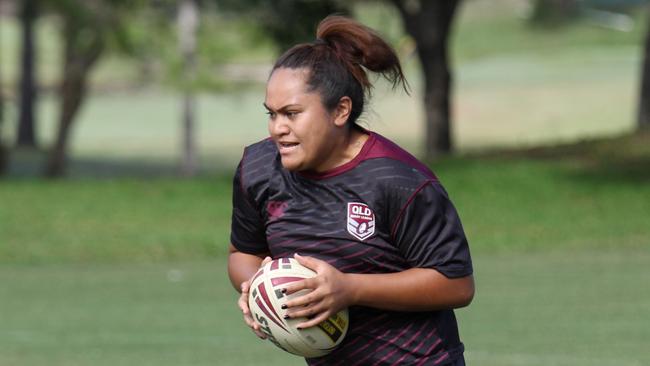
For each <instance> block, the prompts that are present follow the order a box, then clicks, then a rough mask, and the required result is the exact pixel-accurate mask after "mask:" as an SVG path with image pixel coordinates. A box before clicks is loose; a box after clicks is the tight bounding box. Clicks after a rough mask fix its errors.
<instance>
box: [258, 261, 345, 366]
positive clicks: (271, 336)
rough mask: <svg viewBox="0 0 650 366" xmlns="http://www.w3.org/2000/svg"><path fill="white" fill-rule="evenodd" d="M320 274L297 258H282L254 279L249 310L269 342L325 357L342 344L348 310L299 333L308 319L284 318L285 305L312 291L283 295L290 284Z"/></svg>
mask: <svg viewBox="0 0 650 366" xmlns="http://www.w3.org/2000/svg"><path fill="white" fill-rule="evenodd" d="M315 275H316V272H314V271H312V270H311V269H309V268H307V267H305V266H303V265H301V264H300V263H298V261H296V260H295V259H293V258H280V259H276V260H273V261H271V262H269V263H267V264H266V265H264V266H263V267H261V268H260V269H259V270H258V271H257V273H256V274H255V276H253V279H252V280H251V286H250V290H249V297H248V307H249V309H250V311H251V313H252V315H253V318H254V319H255V320H256V321H257V322H258V323H259V324H260V325H261V327H262V331H263V332H264V334H266V336H267V339H268V340H270V341H271V342H273V344H275V345H276V346H278V347H279V348H281V349H283V350H285V351H287V352H289V353H293V354H295V355H298V356H302V357H307V358H311V357H320V356H324V355H326V354H328V353H330V352H331V351H333V350H334V348H336V346H337V345H339V344H340V343H341V341H342V340H343V338H344V337H345V334H346V333H347V330H348V325H349V318H348V310H347V309H344V310H341V311H339V312H338V313H337V314H335V315H334V316H331V317H330V318H329V319H327V320H325V321H324V322H322V323H320V324H318V325H317V326H314V327H309V328H305V329H300V330H298V329H297V328H296V326H297V325H298V324H300V323H302V322H304V321H305V320H306V318H295V319H284V316H285V314H286V310H284V309H282V305H283V304H284V303H286V302H287V301H288V300H290V299H293V298H296V297H299V296H301V295H304V294H306V293H309V291H310V290H301V291H298V292H296V293H293V294H291V295H287V294H285V293H283V292H282V289H283V288H284V287H285V286H286V285H287V284H289V283H291V282H295V281H300V280H303V279H305V278H310V277H313V276H315Z"/></svg>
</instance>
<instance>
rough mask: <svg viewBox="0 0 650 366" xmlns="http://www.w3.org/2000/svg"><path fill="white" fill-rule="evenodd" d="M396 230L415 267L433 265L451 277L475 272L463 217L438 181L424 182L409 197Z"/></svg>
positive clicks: (410, 262) (405, 254) (402, 246)
mask: <svg viewBox="0 0 650 366" xmlns="http://www.w3.org/2000/svg"><path fill="white" fill-rule="evenodd" d="M392 232H393V238H394V240H395V243H396V245H397V247H398V248H399V250H400V252H401V253H402V255H404V257H405V258H406V260H407V261H408V262H409V264H410V265H412V266H413V267H419V268H433V269H435V270H437V271H438V272H440V273H442V274H443V275H445V276H446V277H448V278H458V277H464V276H467V275H470V274H472V272H473V269H472V260H471V257H470V252H469V246H468V244H467V239H466V237H465V233H464V231H463V227H462V224H461V222H460V218H459V217H458V214H457V212H456V209H455V208H454V206H453V204H452V203H451V201H450V200H449V198H448V196H447V193H446V192H445V191H444V189H443V188H442V186H441V185H440V184H439V183H438V182H435V181H429V182H426V183H424V184H423V185H422V186H420V188H419V189H418V190H417V191H416V192H415V193H414V194H413V195H412V196H411V197H410V198H409V199H408V200H407V202H406V204H405V206H404V207H403V208H402V210H401V212H400V214H399V215H398V217H397V219H396V222H395V223H394V224H393V230H392Z"/></svg>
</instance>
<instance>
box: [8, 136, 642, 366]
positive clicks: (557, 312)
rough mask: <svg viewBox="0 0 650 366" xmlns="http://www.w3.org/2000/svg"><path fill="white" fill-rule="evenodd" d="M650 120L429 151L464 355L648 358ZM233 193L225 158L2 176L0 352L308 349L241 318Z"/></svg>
mask: <svg viewBox="0 0 650 366" xmlns="http://www.w3.org/2000/svg"><path fill="white" fill-rule="evenodd" d="M649 137H650V136H648V135H638V136H630V137H625V138H619V139H608V140H601V141H593V142H589V143H583V144H580V145H567V146H559V147H555V148H552V149H551V148H548V149H532V150H524V151H518V152H514V151H506V152H502V153H492V154H483V155H481V156H469V157H462V158H450V159H446V160H441V161H438V162H435V163H433V164H432V166H433V168H434V170H435V171H436V173H437V174H438V176H439V177H440V179H441V180H442V181H443V182H444V184H445V186H446V188H447V190H448V191H449V192H450V195H451V197H452V199H453V201H454V202H455V204H456V206H457V207H458V210H459V212H460V214H461V217H462V219H463V223H464V225H465V228H466V231H467V234H468V236H469V238H470V243H471V248H472V251H473V258H474V262H475V268H476V273H475V275H476V281H477V296H476V298H475V301H474V302H473V304H472V305H471V306H470V307H469V308H466V309H462V310H460V311H458V315H459V322H460V328H461V334H462V336H463V340H464V342H465V343H466V345H467V359H468V361H469V362H470V363H471V364H476V365H488V366H490V365H494V366H503V365H513V366H515V365H548V364H552V365H567V366H569V365H571V366H574V365H585V366H586V365H590V366H593V365H596V366H597V365H602V366H607V365H611V364H613V363H616V364H620V365H629V366H635V365H638V366H641V365H646V364H648V362H650V358H648V353H647V352H645V347H646V346H647V344H646V343H647V342H646V340H647V339H648V337H649V336H650V333H649V332H650V328H648V327H647V324H648V323H649V322H650V314H649V313H648V312H647V311H646V310H647V309H648V307H649V306H650V293H648V291H645V290H644V289H646V288H647V283H646V282H647V278H648V276H650V266H648V263H650V226H648V225H647V218H648V217H650V204H649V201H648V199H647V198H648V197H650V184H648V182H650V176H649V175H648V171H647V169H645V167H647V162H648V157H650V151H648V148H649V147H650V144H648V138H649ZM558 156H561V157H562V158H563V159H561V160H558V159H557V157H558ZM229 200H230V178H229V177H228V176H215V177H209V176H206V177H201V178H197V179H192V180H182V179H176V178H164V177H163V178H160V177H159V178H156V177H150V178H148V179H143V180H135V179H132V178H115V179H102V180H94V179H73V180H61V181H33V180H25V179H22V178H13V179H10V180H6V181H3V182H2V184H0V202H2V210H0V258H2V261H1V264H0V279H2V286H0V299H2V301H0V324H2V327H0V344H2V348H0V364H8V365H17V366H28V365H44V364H47V365H119V364H124V365H130V364H140V365H182V364H187V365H202V364H206V365H207V364H212V365H214V364H219V365H232V364H238V365H256V364H259V363H260V362H261V361H260V360H264V363H266V364H271V365H287V364H296V365H298V364H302V361H301V360H300V359H296V358H294V357H292V356H288V355H285V354H284V353H282V352H280V351H277V350H276V349H274V348H273V346H272V345H271V344H269V343H265V342H262V341H259V340H257V339H256V338H255V337H254V336H253V335H252V334H251V333H249V332H248V330H247V329H246V327H245V326H244V325H243V323H242V322H241V320H240V315H239V314H238V311H237V308H236V306H235V300H236V294H235V291H234V290H233V289H232V288H231V286H230V284H229V282H228V280H227V276H226V270H225V255H224V254H225V251H226V245H227V237H228V224H229V208H228V207H229Z"/></svg>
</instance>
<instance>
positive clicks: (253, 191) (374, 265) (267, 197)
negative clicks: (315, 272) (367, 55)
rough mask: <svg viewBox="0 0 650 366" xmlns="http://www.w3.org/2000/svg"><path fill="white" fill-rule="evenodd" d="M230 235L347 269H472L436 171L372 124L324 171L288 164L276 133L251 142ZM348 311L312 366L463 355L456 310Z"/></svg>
mask: <svg viewBox="0 0 650 366" xmlns="http://www.w3.org/2000/svg"><path fill="white" fill-rule="evenodd" d="M366 208H367V210H366ZM369 230H372V233H371V235H368V234H369V233H370V232H371V231H369ZM231 241H232V244H233V245H234V246H235V247H236V248H237V249H238V250H240V251H242V252H246V253H255V254H257V253H263V252H270V253H271V255H272V257H273V258H282V257H289V256H293V254H294V253H300V254H301V255H307V256H313V257H316V258H319V259H321V260H324V261H326V262H328V263H330V264H331V265H333V266H334V267H336V268H337V269H339V270H340V271H342V272H348V273H350V272H353V273H392V272H399V271H403V270H406V269H409V268H413V267H423V268H435V269H436V270H438V271H439V272H441V273H443V274H444V275H446V276H448V277H462V276H467V275H469V274H471V273H472V265H471V258H470V254H469V249H468V245H467V241H466V239H465V235H464V233H463V229H462V225H461V224H460V220H459V219H458V216H457V214H456V210H455V209H454V207H453V205H452V204H451V202H450V201H449V199H448V197H447V194H446V192H445V191H444V189H443V188H442V186H441V185H440V183H439V182H438V180H437V179H436V177H435V175H434V174H433V173H432V172H431V171H429V169H428V168H426V167H425V166H424V165H422V164H421V163H419V162H418V161H417V160H416V159H415V158H413V157H412V156H411V155H410V154H408V153H406V152H405V151H404V150H402V149H400V148H399V147H397V145H395V144H393V143H392V142H390V141H388V140H387V139H385V138H383V137H381V136H380V135H378V134H375V133H372V132H370V137H369V138H368V140H367V141H366V143H365V144H364V147H363V148H362V150H361V152H360V153H359V154H358V156H357V157H355V159H354V160H353V161H351V162H350V163H347V164H345V165H344V166H342V167H339V168H336V169H334V170H332V171H329V172H325V173H322V174H313V173H311V174H310V173H294V172H289V171H287V170H285V169H283V168H282V165H281V162H280V157H279V154H278V151H277V148H276V146H275V144H274V143H273V142H272V141H271V140H270V139H267V140H264V141H261V142H259V143H257V144H254V145H251V146H249V147H248V148H246V150H245V153H244V157H243V158H242V161H241V162H240V165H239V167H238V169H237V173H236V175H235V179H234V190H233V223H232V231H231ZM349 310H350V329H349V333H348V335H347V336H346V338H345V340H344V341H343V343H342V344H341V345H340V346H339V348H337V349H336V350H335V351H334V352H333V353H331V354H329V355H327V356H325V357H322V358H317V359H308V363H309V364H310V365H337V364H339V365H355V364H358V365H403V364H409V365H411V364H413V365H417V364H422V365H437V364H445V363H451V362H454V361H456V360H458V359H459V358H462V353H463V345H462V343H461V342H460V340H459V336H458V330H457V324H456V319H455V316H454V312H453V311H451V310H444V311H436V312H390V311H383V310H378V309H372V308H367V307H356V306H355V307H351V308H350V309H349Z"/></svg>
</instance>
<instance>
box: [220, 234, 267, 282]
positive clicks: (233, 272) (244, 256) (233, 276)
mask: <svg viewBox="0 0 650 366" xmlns="http://www.w3.org/2000/svg"><path fill="white" fill-rule="evenodd" d="M229 252H230V253H229V254H228V276H229V277H230V283H232V286H233V287H234V288H235V290H237V291H239V292H241V285H242V283H243V282H246V281H248V280H250V279H251V277H253V275H254V274H255V272H257V270H258V269H259V268H260V266H261V265H262V261H263V260H264V258H265V257H267V255H265V254H262V255H254V254H248V253H242V252H240V251H239V250H237V248H235V246H234V245H232V244H230V248H229Z"/></svg>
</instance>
